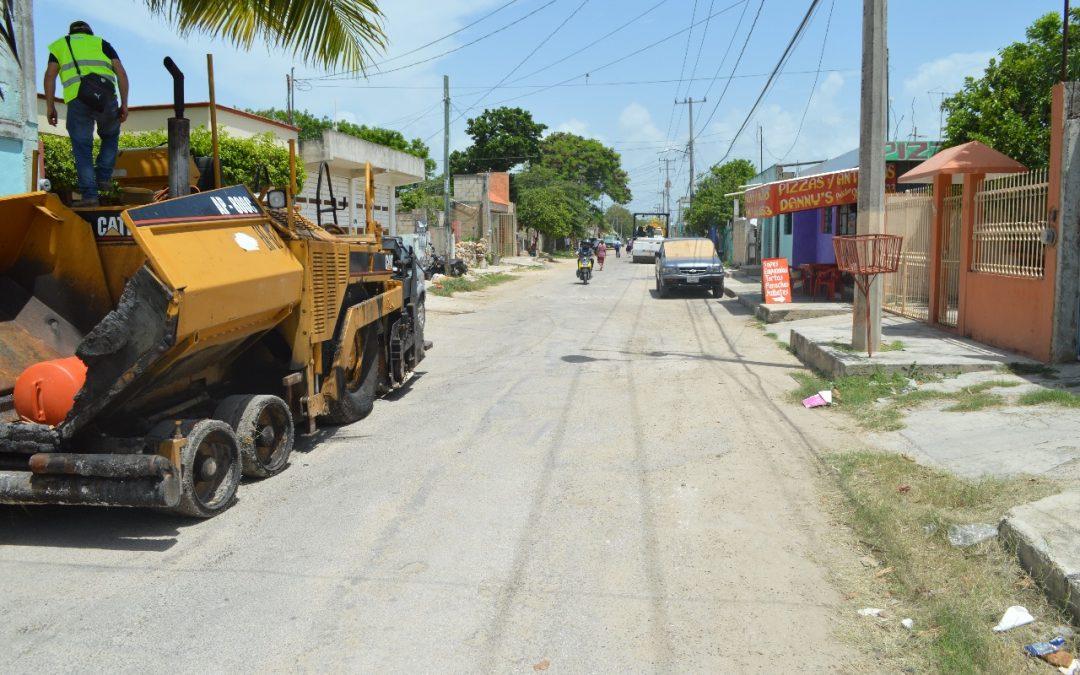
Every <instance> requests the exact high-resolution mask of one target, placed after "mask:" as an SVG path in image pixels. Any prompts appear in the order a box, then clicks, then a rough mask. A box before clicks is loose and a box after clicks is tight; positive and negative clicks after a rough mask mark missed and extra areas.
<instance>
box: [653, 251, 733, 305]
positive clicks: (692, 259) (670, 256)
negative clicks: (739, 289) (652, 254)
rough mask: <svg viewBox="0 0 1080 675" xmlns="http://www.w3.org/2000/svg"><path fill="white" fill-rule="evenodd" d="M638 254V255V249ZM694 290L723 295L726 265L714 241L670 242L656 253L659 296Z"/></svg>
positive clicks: (657, 290)
mask: <svg viewBox="0 0 1080 675" xmlns="http://www.w3.org/2000/svg"><path fill="white" fill-rule="evenodd" d="M634 248H635V251H634V252H635V253H637V251H636V248H637V247H636V246H635V247H634ZM672 288H694V289H701V290H704V291H712V294H713V296H714V297H717V298H719V297H722V296H723V295H724V265H723V263H722V262H720V256H719V255H718V254H717V253H716V247H715V246H713V243H712V241H711V240H709V239H706V238H704V237H686V238H680V239H667V240H665V241H664V242H663V243H662V244H660V249H659V250H658V251H657V253H656V293H657V295H659V296H660V297H664V296H666V295H667V294H668V291H670V290H671V289H672Z"/></svg>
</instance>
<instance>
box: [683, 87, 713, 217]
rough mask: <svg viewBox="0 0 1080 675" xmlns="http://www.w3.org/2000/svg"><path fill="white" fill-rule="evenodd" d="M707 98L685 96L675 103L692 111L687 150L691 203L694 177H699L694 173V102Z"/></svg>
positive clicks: (692, 201) (700, 101) (691, 201)
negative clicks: (696, 98) (695, 98)
mask: <svg viewBox="0 0 1080 675" xmlns="http://www.w3.org/2000/svg"><path fill="white" fill-rule="evenodd" d="M707 100H708V99H705V98H699V99H698V100H696V101H695V100H694V99H692V98H685V99H683V100H682V101H678V100H677V101H675V103H676V104H677V105H685V106H687V107H688V111H689V113H690V114H689V116H688V117H689V118H690V140H689V142H688V143H687V148H686V152H687V154H688V155H689V157H690V193H689V194H690V203H691V204H693V203H694V179H695V178H696V177H697V175H696V174H695V173H694V104H695V103H705V102H706V101H707Z"/></svg>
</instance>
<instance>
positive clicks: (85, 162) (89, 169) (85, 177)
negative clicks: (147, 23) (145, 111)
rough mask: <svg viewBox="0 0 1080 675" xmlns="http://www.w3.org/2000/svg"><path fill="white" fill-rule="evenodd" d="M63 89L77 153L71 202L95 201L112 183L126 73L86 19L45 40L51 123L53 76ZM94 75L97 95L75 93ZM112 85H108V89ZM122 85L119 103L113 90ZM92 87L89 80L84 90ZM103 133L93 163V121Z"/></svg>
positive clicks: (125, 112) (92, 203)
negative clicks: (75, 186) (77, 197)
mask: <svg viewBox="0 0 1080 675" xmlns="http://www.w3.org/2000/svg"><path fill="white" fill-rule="evenodd" d="M57 75H59V76H60V85H61V87H63V91H64V103H65V104H67V132H68V136H70V137H71V151H72V154H73V155H74V156H75V173H76V174H77V176H78V182H79V195H80V196H81V199H80V200H78V201H77V202H75V204H74V205H75V206H97V205H98V204H99V203H100V202H99V201H98V194H99V192H100V191H102V190H107V189H109V187H110V185H111V184H112V173H113V166H114V165H115V164H116V153H117V146H118V144H119V140H120V123H121V122H124V121H125V120H127V116H128V78H127V73H126V72H125V71H124V66H123V65H121V63H120V57H119V56H117V54H116V50H115V49H113V47H112V45H110V44H109V43H108V42H106V41H105V40H102V39H101V38H99V37H97V36H95V35H94V31H92V30H91V29H90V25H89V24H88V23H86V22H85V21H76V22H74V23H72V24H71V26H70V27H68V34H67V35H66V36H64V37H62V38H60V39H59V40H56V41H55V42H53V43H52V44H50V45H49V65H48V66H47V67H46V68H45V106H46V110H47V114H48V120H49V124H51V125H52V126H54V127H55V126H56V122H57V115H56V104H55V102H54V99H55V97H56V76H57ZM91 76H96V77H93V78H92V79H93V80H94V81H93V83H92V85H93V87H94V92H95V93H99V94H100V95H99V96H98V97H97V98H95V99H90V102H89V103H88V102H87V98H86V96H85V95H84V97H80V96H79V90H80V85H81V84H82V82H83V81H84V79H86V78H91ZM110 85H111V89H110ZM117 89H119V90H120V104H119V106H117V102H116V90H117ZM88 93H90V91H89V85H88V89H87V91H86V92H84V94H88ZM95 124H96V125H97V133H98V136H100V137H101V149H100V150H99V151H98V156H97V164H96V165H95V164H94V125H95Z"/></svg>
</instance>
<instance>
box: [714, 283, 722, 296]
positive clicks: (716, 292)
mask: <svg viewBox="0 0 1080 675" xmlns="http://www.w3.org/2000/svg"><path fill="white" fill-rule="evenodd" d="M712 295H713V297H714V298H722V297H724V282H723V281H721V282H720V283H718V284H716V285H715V286H713V287H712Z"/></svg>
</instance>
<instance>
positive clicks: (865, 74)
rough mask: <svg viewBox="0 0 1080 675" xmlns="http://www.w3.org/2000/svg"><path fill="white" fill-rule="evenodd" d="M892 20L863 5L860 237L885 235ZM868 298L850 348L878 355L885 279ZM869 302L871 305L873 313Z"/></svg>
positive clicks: (875, 3)
mask: <svg viewBox="0 0 1080 675" xmlns="http://www.w3.org/2000/svg"><path fill="white" fill-rule="evenodd" d="M887 16H888V8H887V0H863V35H862V38H863V39H862V102H861V112H860V115H859V127H860V128H859V215H858V221H857V225H856V228H855V231H856V233H857V234H881V233H883V232H884V231H885V134H886V133H887V131H888V129H887V127H886V125H887V123H888V122H887V118H886V109H887V92H886V81H887V80H886V78H887V77H888V73H887V69H888V63H887V56H886V53H885V45H886V44H887V34H888V33H887V28H886V18H887ZM867 295H868V298H866V299H864V298H863V297H862V294H861V293H856V294H855V308H854V312H852V315H853V320H852V328H851V346H852V347H854V348H855V349H856V350H858V351H871V352H877V351H878V346H879V345H880V344H881V295H882V293H881V277H880V276H878V277H875V278H874V281H873V283H872V284H871V285H870V292H869V293H868V294H867ZM866 303H869V312H867V307H866ZM867 316H869V325H867V320H868V319H867ZM867 342H869V344H867Z"/></svg>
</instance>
